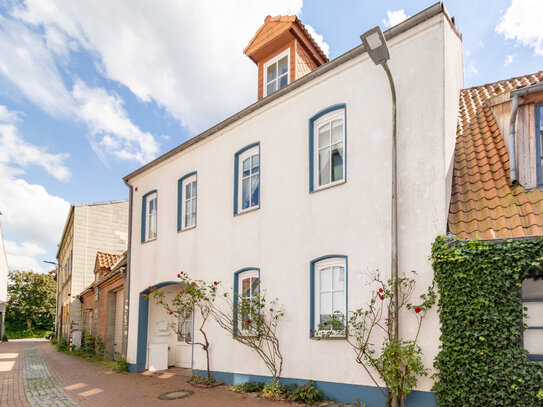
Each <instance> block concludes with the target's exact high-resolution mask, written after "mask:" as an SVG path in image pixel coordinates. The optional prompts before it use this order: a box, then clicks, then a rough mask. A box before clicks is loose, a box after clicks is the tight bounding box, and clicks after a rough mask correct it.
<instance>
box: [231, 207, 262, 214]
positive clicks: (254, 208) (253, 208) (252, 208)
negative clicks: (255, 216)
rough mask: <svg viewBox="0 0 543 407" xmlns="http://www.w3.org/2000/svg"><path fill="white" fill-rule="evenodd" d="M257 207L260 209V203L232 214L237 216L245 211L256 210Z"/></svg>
mask: <svg viewBox="0 0 543 407" xmlns="http://www.w3.org/2000/svg"><path fill="white" fill-rule="evenodd" d="M259 209H260V205H258V206H253V207H251V208H247V209H243V210H242V211H239V212H238V213H236V214H234V216H239V215H243V214H245V213H249V212H254V211H257V210H259Z"/></svg>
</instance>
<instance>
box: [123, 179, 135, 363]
mask: <svg viewBox="0 0 543 407" xmlns="http://www.w3.org/2000/svg"><path fill="white" fill-rule="evenodd" d="M124 184H125V185H126V186H127V187H128V243H127V245H126V246H127V247H126V279H125V284H126V298H125V304H126V305H125V307H126V312H125V320H124V323H125V335H124V351H123V356H124V358H125V359H127V353H128V333H129V329H130V324H129V323H128V322H129V318H130V275H131V272H130V269H131V267H130V263H131V258H132V255H131V250H130V248H131V245H132V205H133V198H134V187H133V186H132V185H130V184H129V183H128V181H127V180H124Z"/></svg>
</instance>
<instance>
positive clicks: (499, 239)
mask: <svg viewBox="0 0 543 407" xmlns="http://www.w3.org/2000/svg"><path fill="white" fill-rule="evenodd" d="M538 239H543V235H530V236H516V237H497V238H493V239H455V240H451V241H450V242H447V247H452V246H456V245H457V244H459V243H467V242H472V241H474V240H476V241H478V242H482V243H507V242H508V241H509V240H513V241H520V240H538Z"/></svg>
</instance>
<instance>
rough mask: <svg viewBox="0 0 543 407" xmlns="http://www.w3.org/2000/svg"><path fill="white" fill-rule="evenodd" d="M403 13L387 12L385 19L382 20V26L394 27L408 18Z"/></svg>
mask: <svg viewBox="0 0 543 407" xmlns="http://www.w3.org/2000/svg"><path fill="white" fill-rule="evenodd" d="M409 17H410V16H408V15H407V14H405V11H404V10H403V9H402V10H387V18H385V19H384V20H383V25H384V26H385V27H386V28H390V27H394V26H395V25H398V24H400V23H401V22H402V21H405V20H407V19H408V18H409Z"/></svg>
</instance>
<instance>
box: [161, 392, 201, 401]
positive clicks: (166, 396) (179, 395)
mask: <svg viewBox="0 0 543 407" xmlns="http://www.w3.org/2000/svg"><path fill="white" fill-rule="evenodd" d="M193 394H194V392H193V391H190V390H175V391H169V392H168V393H162V394H161V395H160V396H158V399H159V400H179V399H185V398H187V397H190V396H192V395H193Z"/></svg>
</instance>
